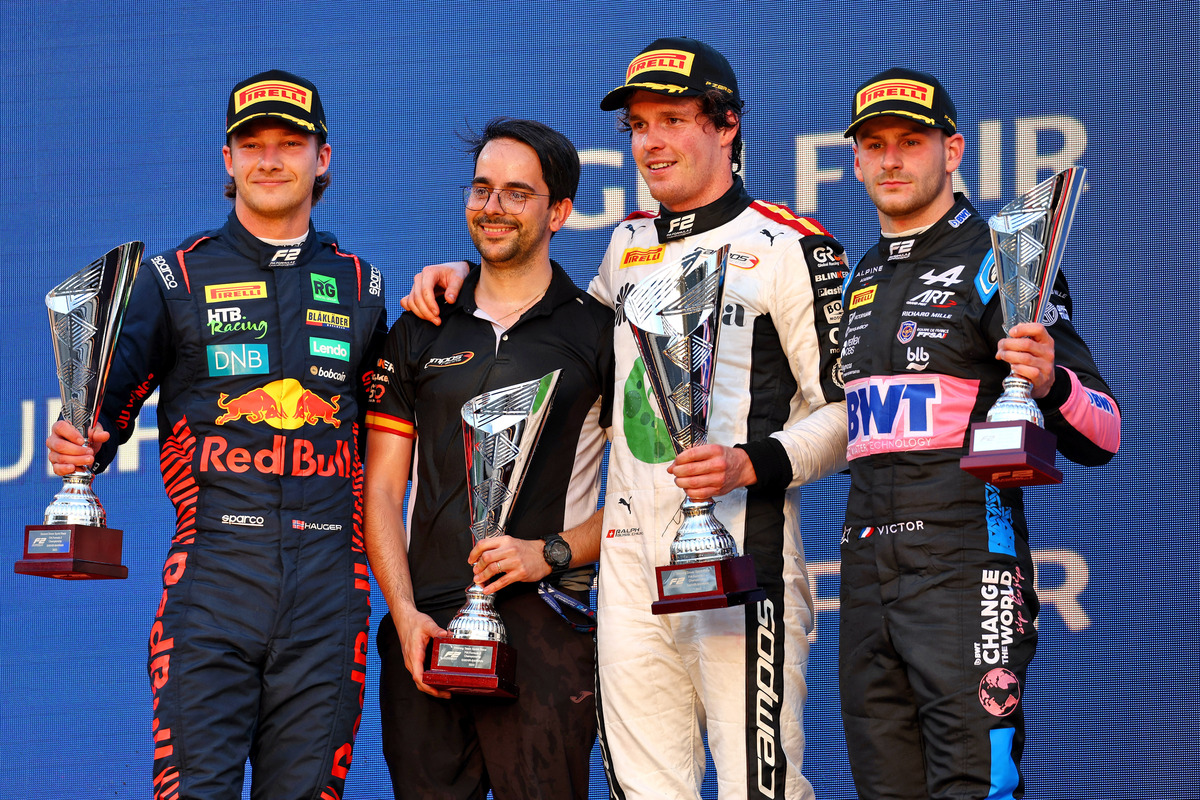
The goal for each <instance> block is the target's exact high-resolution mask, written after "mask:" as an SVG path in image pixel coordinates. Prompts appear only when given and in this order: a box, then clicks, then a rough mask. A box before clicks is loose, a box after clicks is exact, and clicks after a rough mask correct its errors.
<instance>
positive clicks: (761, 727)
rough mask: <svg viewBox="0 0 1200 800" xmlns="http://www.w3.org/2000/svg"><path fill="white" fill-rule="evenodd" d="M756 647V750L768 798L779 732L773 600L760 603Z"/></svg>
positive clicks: (761, 785) (771, 791)
mask: <svg viewBox="0 0 1200 800" xmlns="http://www.w3.org/2000/svg"><path fill="white" fill-rule="evenodd" d="M757 610H758V632H757V639H756V644H757V648H758V661H757V662H756V664H755V668H754V679H755V684H756V686H757V688H758V691H757V693H756V694H755V697H754V725H755V727H756V728H757V731H756V733H755V748H754V751H755V753H756V754H757V756H758V790H759V791H760V792H762V794H763V796H764V797H774V796H775V788H776V787H775V753H776V752H777V751H778V749H779V748H778V747H777V745H776V739H777V738H778V732H779V690H778V689H777V688H776V686H775V679H776V677H777V675H776V666H775V606H773V605H772V604H771V601H770V600H763V601H762V602H761V603H759V604H758V609H757Z"/></svg>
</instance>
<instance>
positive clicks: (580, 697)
mask: <svg viewBox="0 0 1200 800" xmlns="http://www.w3.org/2000/svg"><path fill="white" fill-rule="evenodd" d="M591 696H592V693H591V692H588V691H582V692H580V693H579V694H576V695H571V702H572V703H575V704H576V705H578V704H579V703H582V702H583V701H584V700H587V699H588V698H589V697H591Z"/></svg>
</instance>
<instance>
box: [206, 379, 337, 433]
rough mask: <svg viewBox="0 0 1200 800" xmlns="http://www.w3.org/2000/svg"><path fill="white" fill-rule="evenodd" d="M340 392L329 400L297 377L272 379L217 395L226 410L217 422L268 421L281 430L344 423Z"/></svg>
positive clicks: (219, 404)
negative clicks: (233, 394)
mask: <svg viewBox="0 0 1200 800" xmlns="http://www.w3.org/2000/svg"><path fill="white" fill-rule="evenodd" d="M341 397H342V396H341V395H340V394H335V395H334V396H333V397H331V398H329V400H325V399H324V398H322V397H321V396H320V395H318V394H316V393H315V392H313V391H312V390H311V389H305V388H304V387H303V386H301V385H300V382H299V381H297V380H296V379H295V378H284V379H283V380H281V381H271V382H270V383H268V384H267V385H266V386H260V387H258V388H257V389H251V390H250V391H248V392H246V393H245V394H242V395H238V396H237V397H232V398H231V397H230V396H229V395H227V394H225V393H223V392H222V393H221V396H220V397H219V398H218V399H217V405H218V406H220V407H221V410H222V411H223V412H224V413H223V414H221V416H219V417H217V418H216V419H215V420H213V421H214V422H216V424H218V425H224V424H226V423H228V422H233V421H234V420H239V419H244V420H246V421H247V422H255V423H258V422H265V423H267V424H268V425H270V426H271V427H272V428H277V429H279V430H288V431H291V430H296V429H297V428H300V427H302V426H304V425H316V424H318V423H320V422H325V423H327V424H329V425H332V426H333V427H335V428H337V427H340V426H341V424H342V422H341V420H339V419H338V418H337V413H338V412H339V411H340V410H341V409H340V408H339V406H338V400H340V399H341Z"/></svg>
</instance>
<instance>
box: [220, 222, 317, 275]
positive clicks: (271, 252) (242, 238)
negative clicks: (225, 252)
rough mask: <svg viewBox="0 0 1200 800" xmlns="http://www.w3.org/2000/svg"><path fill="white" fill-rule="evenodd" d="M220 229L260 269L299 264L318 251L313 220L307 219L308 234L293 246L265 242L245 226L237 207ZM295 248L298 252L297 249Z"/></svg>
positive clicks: (231, 243)
mask: <svg viewBox="0 0 1200 800" xmlns="http://www.w3.org/2000/svg"><path fill="white" fill-rule="evenodd" d="M221 232H222V233H223V234H225V235H226V236H227V238H228V241H229V244H230V246H232V247H233V249H234V250H236V251H237V252H238V253H239V254H241V255H242V256H245V257H246V258H247V259H249V260H250V261H251V262H254V263H257V264H258V268H259V269H283V268H287V267H296V266H300V265H301V264H304V263H306V262H307V261H308V260H309V259H311V258H312V257H313V254H314V253H316V252H317V246H318V241H319V239H320V236H319V235H318V234H317V231H316V228H315V227H314V226H313V223H312V220H311V219H309V221H308V236H307V238H305V240H304V241H303V242H302V243H300V244H299V245H296V246H295V247H279V246H278V245H274V244H267V243H266V242H264V241H262V240H261V239H259V238H258V237H257V236H255V235H254V234H252V233H251V232H250V231H248V230H246V226H245V225H243V224H242V221H241V220H240V219H238V217H237V212H236V211H230V212H229V218H228V219H227V220H226V221H225V227H224V228H222V229H221ZM297 250H298V251H299V252H296V251H297Z"/></svg>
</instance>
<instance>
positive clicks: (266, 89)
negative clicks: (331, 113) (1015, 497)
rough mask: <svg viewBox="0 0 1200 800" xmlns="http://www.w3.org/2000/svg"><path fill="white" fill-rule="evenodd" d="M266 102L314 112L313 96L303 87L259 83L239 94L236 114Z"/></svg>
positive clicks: (269, 82)
mask: <svg viewBox="0 0 1200 800" xmlns="http://www.w3.org/2000/svg"><path fill="white" fill-rule="evenodd" d="M265 100H273V101H283V102H285V103H291V104H292V105H294V106H299V107H300V108H303V109H304V110H305V111H312V94H310V93H309V91H308V89H305V88H304V87H303V86H297V85H296V84H294V83H288V82H287V81H259V82H258V83H252V84H250V85H249V86H247V87H246V88H244V89H242V90H241V91H240V92H238V93H237V97H235V98H234V99H233V110H234V113H235V114H240V113H242V109H244V108H245V107H246V106H250V105H254V104H255V103H261V102H263V101H265Z"/></svg>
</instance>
